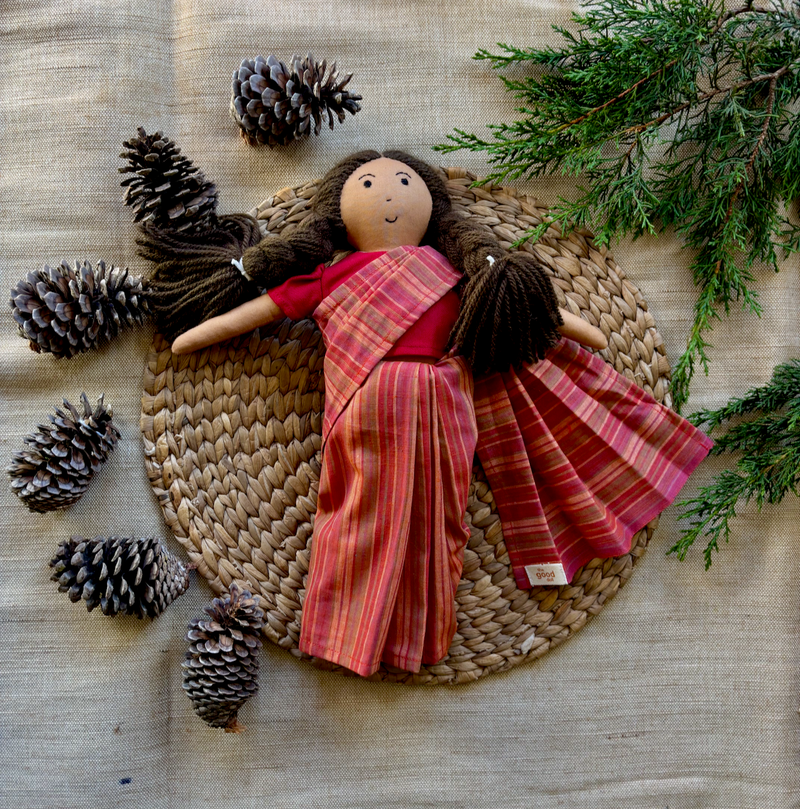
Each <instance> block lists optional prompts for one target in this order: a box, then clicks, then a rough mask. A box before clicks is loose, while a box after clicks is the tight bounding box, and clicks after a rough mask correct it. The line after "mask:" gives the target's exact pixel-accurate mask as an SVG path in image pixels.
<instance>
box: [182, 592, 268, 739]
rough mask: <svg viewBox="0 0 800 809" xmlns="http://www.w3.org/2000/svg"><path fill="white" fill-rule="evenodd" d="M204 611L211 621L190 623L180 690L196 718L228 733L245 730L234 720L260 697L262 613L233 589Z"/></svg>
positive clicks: (254, 599) (254, 600)
mask: <svg viewBox="0 0 800 809" xmlns="http://www.w3.org/2000/svg"><path fill="white" fill-rule="evenodd" d="M205 611H206V612H207V613H208V615H209V616H210V618H211V620H210V621H207V620H204V619H203V618H194V619H193V620H192V621H191V623H190V624H189V632H188V634H187V635H186V639H187V640H188V641H189V642H190V644H191V645H190V646H189V650H188V651H187V652H186V660H185V661H184V663H183V664H182V665H183V688H184V690H185V691H186V693H187V694H188V696H189V697H190V698H191V700H192V703H193V706H194V710H195V713H196V714H197V715H198V716H200V717H201V718H202V719H203V720H204V721H205V722H207V723H208V724H209V725H211V727H214V728H225V731H226V733H238V732H239V731H241V730H243V726H242V725H240V724H239V722H238V720H237V718H236V715H237V713H238V711H239V708H241V707H242V705H244V703H245V701H246V700H248V699H249V698H250V697H252V696H253V694H255V693H256V692H257V691H258V658H257V657H256V653H257V652H258V650H259V649H260V648H261V639H260V637H259V630H260V629H261V627H262V626H263V623H264V622H263V617H264V612H263V611H262V610H261V609H259V607H258V596H255V597H254V596H253V595H252V594H251V593H250V592H248V591H247V590H244V591H240V590H239V588H238V586H237V585H236V583H234V584H232V585H231V591H230V595H226V596H225V597H223V598H215V599H214V601H213V602H212V603H211V606H209V607H206V608H205Z"/></svg>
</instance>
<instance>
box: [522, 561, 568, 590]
mask: <svg viewBox="0 0 800 809" xmlns="http://www.w3.org/2000/svg"><path fill="white" fill-rule="evenodd" d="M525 572H526V573H527V574H528V581H529V582H530V583H531V585H532V586H533V587H537V586H539V585H545V584H569V582H568V581H567V576H566V574H565V573H564V565H562V564H561V562H556V563H555V564H544V565H525Z"/></svg>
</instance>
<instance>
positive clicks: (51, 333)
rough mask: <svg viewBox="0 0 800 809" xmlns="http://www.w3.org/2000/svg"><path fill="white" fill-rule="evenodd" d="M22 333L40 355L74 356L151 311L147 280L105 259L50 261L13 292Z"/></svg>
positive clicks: (140, 320) (108, 338) (30, 273)
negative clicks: (72, 262)
mask: <svg viewBox="0 0 800 809" xmlns="http://www.w3.org/2000/svg"><path fill="white" fill-rule="evenodd" d="M10 304H11V308H12V309H13V314H14V320H16V321H17V324H18V327H19V333H20V335H21V336H22V337H25V338H27V339H28V341H29V343H30V347H31V348H32V349H33V350H34V351H36V352H37V353H39V352H42V351H46V352H50V353H51V354H54V355H55V356H56V357H74V356H75V355H76V354H80V353H82V352H84V351H88V350H89V349H91V348H95V347H96V346H97V345H98V344H99V343H100V341H101V340H112V339H113V338H114V337H116V336H117V334H118V333H119V331H120V329H122V328H123V327H124V326H132V325H133V324H134V323H137V324H139V325H141V324H142V322H143V321H144V319H145V317H146V316H147V315H149V314H150V310H149V307H148V302H147V295H146V293H145V291H144V290H143V288H142V279H141V278H137V277H136V276H135V275H130V274H129V273H128V270H122V269H120V268H119V267H110V268H108V269H107V268H106V264H105V262H104V261H98V262H97V269H92V265H91V264H90V263H89V262H88V261H84V262H83V263H81V262H79V261H76V262H75V268H74V269H73V268H72V267H70V265H69V264H68V263H67V262H66V261H62V262H61V264H60V265H59V266H58V267H50V266H48V265H47V264H45V265H44V268H43V269H41V270H37V271H36V272H29V273H28V275H27V277H26V278H24V279H23V280H22V281H20V282H19V283H18V284H17V285H16V286H15V287H14V288H13V289H12V290H11V301H10Z"/></svg>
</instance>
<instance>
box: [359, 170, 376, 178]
mask: <svg viewBox="0 0 800 809" xmlns="http://www.w3.org/2000/svg"><path fill="white" fill-rule="evenodd" d="M374 176H375V175H374V174H370V173H369V172H367V173H366V174H362V175H361V177H359V178H358V179H359V180H361V179H363V178H364V177H374Z"/></svg>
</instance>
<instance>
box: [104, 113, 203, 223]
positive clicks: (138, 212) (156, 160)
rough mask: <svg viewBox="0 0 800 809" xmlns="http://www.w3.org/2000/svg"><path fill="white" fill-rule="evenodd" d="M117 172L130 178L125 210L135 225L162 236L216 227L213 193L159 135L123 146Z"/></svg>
mask: <svg viewBox="0 0 800 809" xmlns="http://www.w3.org/2000/svg"><path fill="white" fill-rule="evenodd" d="M122 145H123V146H124V147H125V149H126V151H124V152H123V153H122V154H121V155H120V157H124V158H125V159H126V161H127V163H126V165H125V166H123V167H122V168H120V169H119V171H120V173H122V174H131V175H133V176H131V177H126V178H125V179H124V180H123V181H122V182H121V183H120V185H122V186H123V187H125V196H124V200H125V204H126V205H130V206H132V207H133V209H134V211H135V215H134V220H135V221H136V222H142V223H143V224H150V225H153V226H154V227H157V228H159V229H162V230H173V231H186V232H187V233H197V232H202V231H203V230H205V229H207V228H208V227H209V226H213V225H214V224H216V221H217V214H216V208H217V189H216V186H215V185H214V183H212V182H210V181H209V180H207V179H206V177H205V175H204V174H203V172H202V171H200V169H198V168H197V167H196V166H195V165H194V164H193V163H192V161H191V160H189V159H188V158H187V157H185V156H184V155H182V154H181V150H180V148H179V147H178V146H176V145H175V143H174V142H173V141H171V140H170V139H169V138H165V137H164V135H163V134H162V133H161V132H156V133H155V135H148V134H147V132H145V130H144V129H142V127H139V128H138V136H137V137H135V138H131V140H128V141H125V142H124V143H123V144H122Z"/></svg>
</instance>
